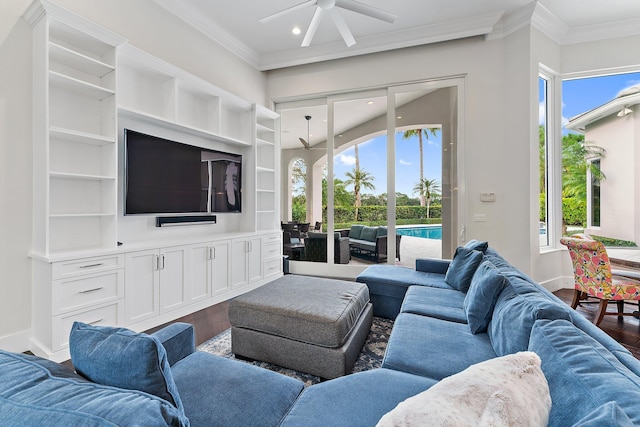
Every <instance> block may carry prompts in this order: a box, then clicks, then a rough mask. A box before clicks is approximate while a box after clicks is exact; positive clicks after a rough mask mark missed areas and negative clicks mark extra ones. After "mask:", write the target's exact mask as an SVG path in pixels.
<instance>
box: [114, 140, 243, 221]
mask: <svg viewBox="0 0 640 427" xmlns="http://www.w3.org/2000/svg"><path fill="white" fill-rule="evenodd" d="M124 133H125V188H124V192H125V202H124V213H125V215H134V214H172V213H173V214H178V213H179V214H189V213H214V212H241V211H242V180H241V177H242V156H241V155H239V154H233V153H226V152H223V151H216V150H209V149H206V148H201V147H196V146H193V145H188V144H183V143H181V142H177V141H170V140H167V139H164V138H159V137H157V136H152V135H146V134H143V133H140V132H136V131H133V130H130V129H125V132H124Z"/></svg>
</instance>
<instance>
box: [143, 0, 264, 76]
mask: <svg viewBox="0 0 640 427" xmlns="http://www.w3.org/2000/svg"><path fill="white" fill-rule="evenodd" d="M154 1H155V2H156V3H157V4H158V5H160V6H162V7H163V8H165V9H166V10H168V11H169V12H171V13H172V14H173V15H175V16H177V17H178V18H180V19H182V20H183V21H185V22H186V23H187V24H189V25H191V26H192V27H194V28H195V29H196V30H198V31H200V32H201V33H203V34H204V35H205V36H207V37H209V38H210V39H211V40H213V41H214V42H216V43H218V44H219V45H221V46H222V47H224V48H225V49H227V50H229V51H230V52H231V53H233V54H234V55H236V56H238V57H239V58H240V59H242V60H244V61H246V62H247V63H249V64H250V65H252V66H254V67H256V68H258V64H259V63H260V54H258V52H256V51H255V50H253V49H251V48H250V47H249V46H247V45H246V44H244V43H242V42H241V41H240V40H238V39H237V38H236V37H234V36H233V35H231V34H229V33H228V32H226V31H225V30H223V29H222V28H221V27H220V26H219V25H218V24H216V23H215V22H214V21H213V20H211V19H208V18H206V17H204V16H203V15H202V14H201V13H199V12H198V11H197V10H195V9H194V8H193V6H192V5H191V4H189V3H183V2H177V1H174V0H154Z"/></svg>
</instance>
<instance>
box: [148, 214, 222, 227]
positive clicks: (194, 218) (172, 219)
mask: <svg viewBox="0 0 640 427" xmlns="http://www.w3.org/2000/svg"><path fill="white" fill-rule="evenodd" d="M215 223H216V216H215V215H185V216H157V217H156V227H169V226H174V225H193V224H215Z"/></svg>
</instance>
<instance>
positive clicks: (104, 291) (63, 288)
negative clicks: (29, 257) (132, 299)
mask: <svg viewBox="0 0 640 427" xmlns="http://www.w3.org/2000/svg"><path fill="white" fill-rule="evenodd" d="M52 286H53V288H52V290H51V293H52V310H53V315H54V316H55V315H57V314H63V313H67V312H69V311H74V310H79V309H82V308H87V307H90V306H93V305H96V304H101V303H106V302H109V301H112V300H117V299H119V298H123V297H124V269H119V270H112V271H106V272H104V273H100V274H92V275H86V276H78V277H70V278H68V279H62V280H55V281H54V282H53V284H52Z"/></svg>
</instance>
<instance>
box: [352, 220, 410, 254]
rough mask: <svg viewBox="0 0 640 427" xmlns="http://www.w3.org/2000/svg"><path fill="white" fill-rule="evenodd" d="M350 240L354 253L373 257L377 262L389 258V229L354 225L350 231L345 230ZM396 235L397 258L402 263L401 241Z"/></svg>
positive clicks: (398, 235) (400, 236) (399, 236)
mask: <svg viewBox="0 0 640 427" xmlns="http://www.w3.org/2000/svg"><path fill="white" fill-rule="evenodd" d="M344 234H345V235H346V236H347V237H348V238H349V248H350V249H351V252H352V253H358V254H365V255H369V256H372V257H373V259H374V260H375V261H376V262H380V261H383V260H385V259H386V258H387V227H386V226H383V225H381V226H377V227H371V226H368V225H360V224H353V225H352V226H351V228H350V229H349V230H344ZM401 238H402V235H400V234H396V258H398V261H400V239H401Z"/></svg>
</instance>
